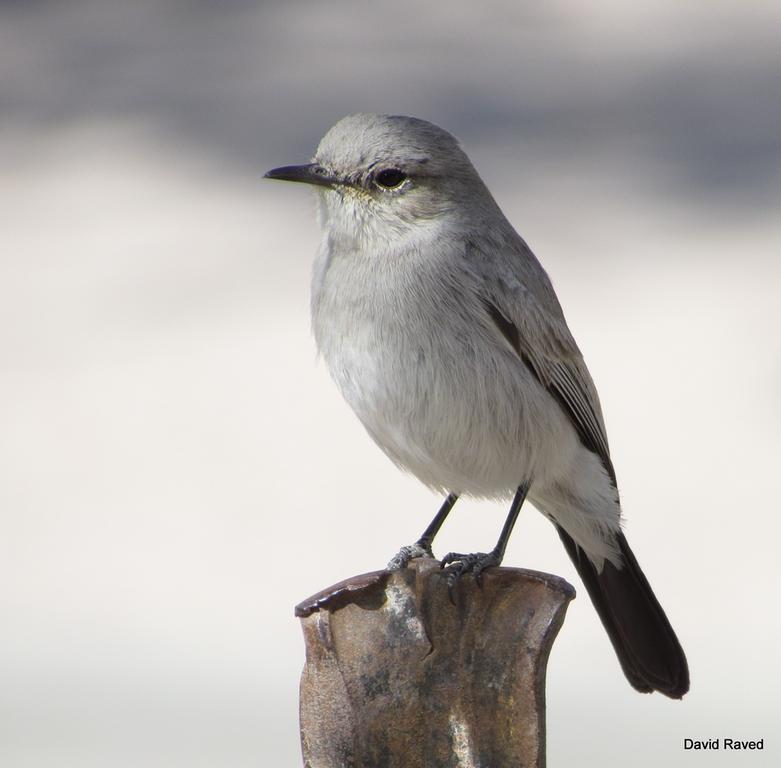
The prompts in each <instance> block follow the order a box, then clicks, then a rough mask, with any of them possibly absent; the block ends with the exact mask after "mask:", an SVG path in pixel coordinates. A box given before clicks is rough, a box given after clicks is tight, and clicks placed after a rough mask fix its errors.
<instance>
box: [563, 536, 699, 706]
mask: <svg viewBox="0 0 781 768" xmlns="http://www.w3.org/2000/svg"><path fill="white" fill-rule="evenodd" d="M556 530H557V531H558V533H559V537H560V538H561V540H562V542H563V543H564V546H565V548H566V550H567V553H568V554H569V556H570V558H571V559H572V562H573V563H574V564H575V568H576V569H577V571H578V574H580V577H581V579H582V580H583V584H584V585H585V587H586V590H587V591H588V593H589V596H590V597H591V601H592V602H593V603H594V607H595V608H596V610H597V613H598V614H599V618H600V619H601V620H602V624H603V625H604V627H605V629H606V630H607V634H608V636H609V637H610V641H611V642H612V644H613V648H614V649H615V651H616V654H617V655H618V660H619V662H620V663H621V667H622V669H623V670H624V674H625V675H626V677H627V679H628V680H629V682H630V683H631V684H632V686H633V687H634V688H636V689H637V690H638V691H641V692H643V693H650V692H652V691H659V692H661V693H663V694H665V696H669V697H670V698H673V699H680V698H681V697H682V696H683V695H684V694H685V693H686V692H687V691H688V690H689V668H688V665H687V663H686V656H685V654H684V652H683V649H682V648H681V644H680V643H679V642H678V638H677V637H676V636H675V632H674V631H673V628H672V627H671V626H670V622H669V621H668V620H667V616H666V615H665V613H664V611H663V610H662V606H661V605H659V601H658V600H657V599H656V596H655V595H654V593H653V591H652V590H651V587H650V585H649V584H648V580H647V579H646V578H645V575H644V574H643V572H642V571H641V570H640V566H639V565H638V564H637V560H636V559H635V556H634V554H633V553H632V550H631V549H630V548H629V544H628V543H627V540H626V538H625V537H624V535H623V534H622V533H618V534H616V537H615V538H616V543H617V545H618V547H619V549H620V551H621V557H622V560H623V562H622V565H621V567H620V568H617V567H616V566H615V565H613V564H612V563H611V562H610V561H607V560H606V561H605V564H604V567H603V569H602V571H601V572H599V571H597V569H596V567H595V566H594V564H593V563H592V562H591V560H589V558H588V556H587V555H586V553H585V551H584V550H583V549H581V548H580V547H579V546H578V545H577V544H576V543H575V541H574V540H573V539H572V538H571V537H570V536H569V534H568V533H567V532H566V531H565V530H564V529H563V528H562V527H561V526H560V525H556Z"/></svg>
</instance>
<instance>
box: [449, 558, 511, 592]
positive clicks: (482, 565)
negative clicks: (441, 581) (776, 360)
mask: <svg viewBox="0 0 781 768" xmlns="http://www.w3.org/2000/svg"><path fill="white" fill-rule="evenodd" d="M501 562H502V556H501V555H500V554H499V553H498V552H473V553H471V554H462V553H461V552H451V553H450V554H448V555H445V556H444V557H443V558H442V560H441V562H440V564H439V565H440V567H441V568H444V569H445V573H447V588H448V590H449V592H450V594H451V598H452V594H453V587H455V585H456V584H457V583H458V580H459V579H460V578H461V577H462V576H463V575H464V574H465V573H473V574H474V575H475V581H476V582H477V584H478V586H482V585H483V571H484V570H485V569H486V568H492V567H494V566H496V565H500V564H501Z"/></svg>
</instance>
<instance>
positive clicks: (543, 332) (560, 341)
mask: <svg viewBox="0 0 781 768" xmlns="http://www.w3.org/2000/svg"><path fill="white" fill-rule="evenodd" d="M524 248H526V246H525V244H524ZM522 258H523V259H524V262H523V263H522V264H521V265H520V266H521V267H523V274H520V275H512V276H511V277H510V276H505V279H502V278H496V277H493V278H492V279H485V277H484V279H483V281H481V282H482V285H483V289H484V295H482V296H481V300H482V303H483V306H484V307H485V310H486V312H487V314H488V316H489V317H490V319H491V321H492V323H493V324H494V325H495V326H496V328H497V330H498V331H499V332H500V333H501V334H502V336H504V338H505V339H506V340H507V341H508V342H509V344H510V345H511V346H512V347H513V349H514V350H515V352H516V353H517V354H518V356H519V357H520V358H521V360H522V361H523V362H524V363H525V364H526V365H527V366H528V368H529V369H530V370H531V371H532V372H533V373H534V375H535V376H536V377H537V379H538V380H539V381H540V383H541V384H542V385H543V386H544V387H545V388H546V389H547V390H548V392H550V394H551V396H552V397H553V398H554V399H555V400H556V401H557V402H558V403H559V405H560V406H561V407H562V409H563V410H564V412H565V413H566V414H567V416H568V417H569V419H570V421H571V422H572V425H573V427H574V428H575V430H576V431H577V433H578V436H579V437H580V440H581V442H582V443H583V445H584V446H585V447H586V448H588V449H589V450H590V451H593V452H594V453H596V454H597V456H599V458H600V459H601V460H602V463H603V464H604V466H605V470H606V471H607V473H608V475H609V476H610V478H611V480H612V481H613V485H614V486H617V484H616V474H615V470H614V469H613V462H612V461H611V460H610V448H609V447H608V442H607V433H606V431H605V423H604V420H603V418H602V409H601V407H600V404H599V396H598V395H597V390H596V387H595V386H594V382H593V380H592V379H591V374H590V373H589V372H588V368H586V364H585V362H584V361H583V356H582V355H581V353H580V350H579V349H578V346H577V344H576V343H575V340H574V339H573V338H572V334H571V333H570V331H569V328H568V327H567V323H566V321H565V319H564V313H563V312H562V311H561V306H560V305H559V302H558V299H556V296H555V293H554V292H553V287H552V286H551V284H550V280H549V279H548V276H547V275H546V274H545V272H544V270H543V269H542V267H541V266H540V265H539V263H538V262H537V260H536V259H535V257H534V255H533V254H532V253H531V252H530V251H528V250H527V251H526V252H525V253H523V254H522ZM528 259H532V260H533V263H531V264H530V263H529V262H528ZM505 265H506V262H505ZM529 267H532V269H529ZM494 275H496V272H495V271H494ZM530 283H531V285H530Z"/></svg>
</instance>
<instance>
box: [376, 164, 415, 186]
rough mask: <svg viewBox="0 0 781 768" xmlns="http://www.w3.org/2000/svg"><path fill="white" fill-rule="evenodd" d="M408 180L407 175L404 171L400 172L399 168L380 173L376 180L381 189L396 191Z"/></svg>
mask: <svg viewBox="0 0 781 768" xmlns="http://www.w3.org/2000/svg"><path fill="white" fill-rule="evenodd" d="M406 179H407V174H406V173H404V171H400V170H399V169H398V168H386V169H385V170H384V171H380V172H379V173H378V174H377V175H376V176H375V177H374V180H375V181H376V182H377V184H379V185H380V186H381V187H385V189H395V188H396V187H399V186H401V184H403V183H404V182H405V181H406Z"/></svg>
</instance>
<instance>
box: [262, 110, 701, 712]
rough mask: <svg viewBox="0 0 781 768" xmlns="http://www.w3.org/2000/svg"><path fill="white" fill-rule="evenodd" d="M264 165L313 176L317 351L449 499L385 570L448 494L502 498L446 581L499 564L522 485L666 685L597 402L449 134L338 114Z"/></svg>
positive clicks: (291, 176)
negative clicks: (503, 506)
mask: <svg viewBox="0 0 781 768" xmlns="http://www.w3.org/2000/svg"><path fill="white" fill-rule="evenodd" d="M267 176H269V177H270V178H276V179H283V180H290V181H305V182H307V183H310V184H313V185H315V186H316V187H317V189H318V191H319V199H320V223H321V227H322V231H323V239H322V242H321V246H320V249H319V252H318V256H317V259H316V261H315V268H314V273H313V279H312V325H313V329H314V334H315V338H316V340H317V344H318V347H319V349H320V352H321V353H322V355H323V358H324V360H325V362H326V364H327V365H328V369H329V371H330V372H331V375H332V376H333V378H334V379H335V381H336V383H337V384H338V386H339V388H340V389H341V391H342V394H343V395H344V397H345V398H346V400H347V401H348V403H349V404H350V405H351V406H352V408H353V409H354V411H355V413H356V414H357V415H358V418H359V419H360V420H361V421H362V422H363V424H364V426H365V427H366V429H367V430H368V432H369V434H370V435H371V436H372V437H373V438H374V440H375V441H376V442H377V444H378V445H379V446H380V447H381V448H382V449H383V450H384V451H385V453H386V454H388V456H390V458H391V459H392V460H393V461H394V462H396V463H397V464H398V465H399V466H401V467H403V468H405V469H408V470H409V471H411V472H412V473H414V474H415V475H416V476H417V477H418V478H420V480H422V481H423V482H424V483H426V484H427V485H429V486H430V487H432V488H436V489H438V490H441V491H445V492H447V493H448V498H447V499H446V501H445V503H444V504H443V506H442V508H441V509H440V511H439V513H438V514H437V516H436V517H435V518H434V520H433V521H432V522H431V524H430V525H429V527H428V528H427V529H426V531H425V532H424V533H423V535H422V536H421V537H420V539H419V540H418V541H417V542H416V543H415V544H413V545H412V546H410V547H404V548H402V550H401V552H400V553H399V554H398V555H397V556H396V557H395V558H394V559H393V561H392V562H391V564H390V565H391V567H403V566H404V565H405V564H406V563H407V562H408V560H409V559H410V558H411V557H419V556H423V555H431V542H432V541H433V538H434V536H435V535H436V533H437V531H438V530H439V527H440V526H441V525H442V522H443V521H444V519H445V518H446V516H447V514H448V513H449V511H450V509H451V508H452V506H453V504H454V503H455V501H456V499H457V497H458V495H459V494H462V493H467V494H471V495H474V496H484V497H497V498H503V497H509V496H510V495H512V494H514V499H513V503H512V505H511V507H510V513H509V514H508V518H507V522H506V523H505V526H504V528H503V530H502V534H501V536H500V538H499V542H498V543H497V546H496V547H495V548H494V550H492V552H490V553H476V554H458V553H451V554H450V555H448V556H446V557H445V558H444V559H443V561H442V562H443V565H447V564H450V565H449V568H450V571H449V575H448V581H449V583H450V584H451V585H452V584H454V583H456V582H457V579H458V578H459V577H460V576H461V575H463V574H464V573H467V572H469V571H472V572H474V573H475V574H476V575H477V576H478V577H479V575H480V573H481V572H482V570H483V569H485V568H487V567H491V566H493V565H498V564H499V563H501V561H502V557H503V555H504V547H505V545H506V543H507V539H508V537H509V535H510V532H511V530H512V527H513V525H514V523H515V519H516V517H517V514H518V510H519V509H520V506H521V504H522V503H523V501H524V499H525V498H526V497H527V495H528V498H530V499H531V500H532V502H533V503H534V504H535V505H536V506H537V507H538V508H539V509H540V510H542V512H543V513H544V514H545V515H547V516H548V517H549V518H550V519H551V520H552V521H553V523H554V525H555V526H556V528H557V530H558V533H559V536H560V537H561V539H562V542H563V544H564V546H565V548H566V550H567V552H568V554H569V555H570V557H571V558H572V561H573V563H574V564H575V567H576V569H577V570H578V572H579V574H580V575H581V577H582V579H583V582H584V584H585V585H586V588H587V590H588V592H589V595H590V597H591V599H592V602H593V603H594V606H595V608H596V610H597V612H598V613H599V616H600V618H601V620H602V622H603V624H604V626H605V629H606V630H607V633H608V635H609V637H610V640H611V642H612V643H613V647H614V648H615V650H616V653H617V655H618V658H619V661H620V662H621V666H622V668H623V670H624V673H625V674H626V676H627V678H628V679H629V681H630V683H631V684H632V685H633V686H634V687H635V688H636V689H637V690H639V691H643V692H649V691H652V690H658V691H661V692H663V693H664V694H666V695H667V696H671V697H675V698H680V697H681V696H682V695H683V694H684V693H685V692H686V691H687V690H688V687H689V674H688V666H687V663H686V657H685V655H684V653H683V650H682V649H681V647H680V644H679V642H678V639H677V637H676V636H675V632H674V631H673V630H672V628H671V626H670V624H669V622H668V620H667V617H666V616H665V614H664V611H663V610H662V608H661V606H660V605H659V602H658V601H657V600H656V597H655V596H654V594H653V591H652V590H651V588H650V586H649V584H648V581H647V580H646V578H645V576H644V575H643V573H642V570H641V569H640V566H639V565H638V563H637V560H636V559H635V557H634V555H633V553H632V551H631V549H630V548H629V545H628V543H627V541H626V539H625V537H624V536H623V534H622V533H621V530H620V522H621V509H620V506H619V500H618V491H617V489H616V479H615V472H614V470H613V465H612V462H611V459H610V453H609V449H608V443H607V436H606V433H605V426H604V422H603V419H602V412H601V409H600V405H599V399H598V397H597V392H596V389H595V387H594V383H593V382H592V380H591V376H590V375H589V372H588V370H587V368H586V365H585V363H584V361H583V357H582V355H581V354H580V351H579V350H578V347H577V345H576V344H575V341H574V340H573V338H572V335H571V334H570V332H569V329H568V328H567V323H566V321H565V320H564V315H563V313H562V311H561V307H560V306H559V302H558V300H557V298H556V295H555V293H554V291H553V288H552V286H551V283H550V280H549V279H548V276H547V275H546V273H545V271H544V270H543V269H542V267H541V266H540V264H539V262H538V261H537V259H536V258H535V257H534V255H533V254H532V253H531V251H530V250H529V248H528V247H527V245H526V243H525V242H524V241H523V240H522V239H521V237H520V236H519V235H518V234H517V233H516V232H515V230H514V229H513V228H512V226H511V225H510V224H509V222H508V221H507V219H506V218H505V217H504V215H503V214H502V212H501V211H500V210H499V207H498V206H497V204H496V202H495V201H494V199H493V197H491V194H490V193H489V191H488V190H487V189H486V187H485V185H484V184H483V182H482V181H481V179H480V177H479V176H478V174H477V172H476V171H475V169H474V168H473V167H472V164H471V163H470V162H469V159H468V158H467V156H466V155H465V154H464V152H463V151H462V150H461V148H460V147H459V145H458V143H457V142H456V140H455V139H454V138H453V137H452V136H451V135H450V134H449V133H447V132H446V131H443V130H442V129H441V128H438V127H437V126H435V125H432V124H431V123H427V122H425V121H423V120H417V119H415V118H411V117H400V116H388V115H352V116H351V117H347V118H344V119H343V120H341V121H340V122H338V123H337V124H336V125H335V126H334V127H333V128H332V129H331V130H330V131H329V132H328V133H327V134H326V136H325V137H324V138H323V140H322V141H321V143H320V146H319V147H318V149H317V153H316V155H315V158H314V162H313V163H312V164H310V165H304V166H286V167H283V168H276V169H274V170H273V171H269V173H268V174H267Z"/></svg>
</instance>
